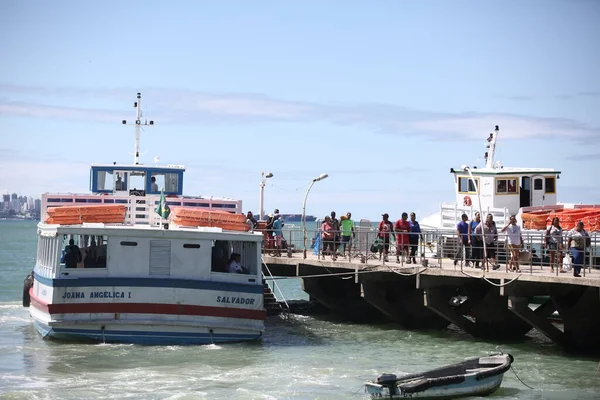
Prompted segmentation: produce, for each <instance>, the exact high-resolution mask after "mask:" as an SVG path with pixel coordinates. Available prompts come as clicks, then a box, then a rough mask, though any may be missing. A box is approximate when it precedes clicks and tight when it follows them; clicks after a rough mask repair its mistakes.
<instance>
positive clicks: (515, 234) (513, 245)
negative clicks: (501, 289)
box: [500, 215, 523, 272]
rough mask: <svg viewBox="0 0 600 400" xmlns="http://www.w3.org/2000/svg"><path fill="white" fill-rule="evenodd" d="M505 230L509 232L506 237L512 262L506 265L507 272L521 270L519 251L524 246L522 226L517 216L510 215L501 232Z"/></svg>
mask: <svg viewBox="0 0 600 400" xmlns="http://www.w3.org/2000/svg"><path fill="white" fill-rule="evenodd" d="M504 231H506V233H507V237H506V239H507V243H508V249H509V250H510V262H509V263H508V264H507V265H506V267H507V272H508V271H515V272H521V270H520V269H519V251H520V250H521V249H522V248H523V235H521V227H520V226H519V225H517V217H515V216H514V215H511V216H510V220H509V221H508V224H507V225H506V226H505V227H504V228H502V230H501V231H500V232H504Z"/></svg>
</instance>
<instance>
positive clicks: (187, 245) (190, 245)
mask: <svg viewBox="0 0 600 400" xmlns="http://www.w3.org/2000/svg"><path fill="white" fill-rule="evenodd" d="M183 248H184V249H199V248H200V245H199V244H197V243H185V244H184V245H183Z"/></svg>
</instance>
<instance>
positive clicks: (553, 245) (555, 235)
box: [546, 217, 565, 272]
mask: <svg viewBox="0 0 600 400" xmlns="http://www.w3.org/2000/svg"><path fill="white" fill-rule="evenodd" d="M546 247H547V248H548V251H549V252H550V271H551V272H554V264H559V263H560V260H562V252H563V229H562V227H561V226H560V219H559V218H558V217H554V218H552V225H550V227H549V228H548V229H546ZM557 252H558V254H557ZM556 268H557V269H560V268H559V266H558V265H557V266H556ZM560 272H565V271H564V270H563V269H560Z"/></svg>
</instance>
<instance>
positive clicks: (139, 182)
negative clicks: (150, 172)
mask: <svg viewBox="0 0 600 400" xmlns="http://www.w3.org/2000/svg"><path fill="white" fill-rule="evenodd" d="M145 188H146V173H145V172H140V171H133V172H131V174H130V176H129V190H130V194H135V195H142V196H143V195H144V194H145ZM133 192H136V193H133Z"/></svg>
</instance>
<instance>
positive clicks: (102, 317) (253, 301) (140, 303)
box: [30, 274, 266, 344]
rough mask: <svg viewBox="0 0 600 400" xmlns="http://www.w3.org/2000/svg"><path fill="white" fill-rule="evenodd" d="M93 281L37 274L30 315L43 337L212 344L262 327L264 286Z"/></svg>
mask: <svg viewBox="0 0 600 400" xmlns="http://www.w3.org/2000/svg"><path fill="white" fill-rule="evenodd" d="M89 283H90V285H88V283H86V282H85V280H68V279H48V278H44V277H41V276H39V275H37V274H36V275H35V280H34V285H33V288H32V289H31V291H30V298H31V306H30V314H31V316H32V318H33V320H34V322H35V327H36V329H37V330H38V331H39V332H40V333H41V334H42V336H44V337H47V338H54V339H60V340H93V341H101V342H119V343H134V344H210V343H224V342H237V341H246V340H258V339H261V338H262V336H263V333H264V330H265V327H264V319H265V315H266V312H265V310H264V308H263V293H262V290H263V288H262V286H260V285H240V284H235V283H226V282H207V281H184V280H162V279H161V280H155V279H136V280H135V282H134V283H132V282H131V280H128V279H123V278H120V279H107V278H104V279H102V278H100V279H93V280H90V282H89ZM91 283H95V284H97V285H102V286H92V285H91ZM136 284H138V285H145V284H147V285H150V286H135V285H136ZM86 285H88V286H86ZM181 286H184V287H181ZM185 286H187V287H185Z"/></svg>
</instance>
